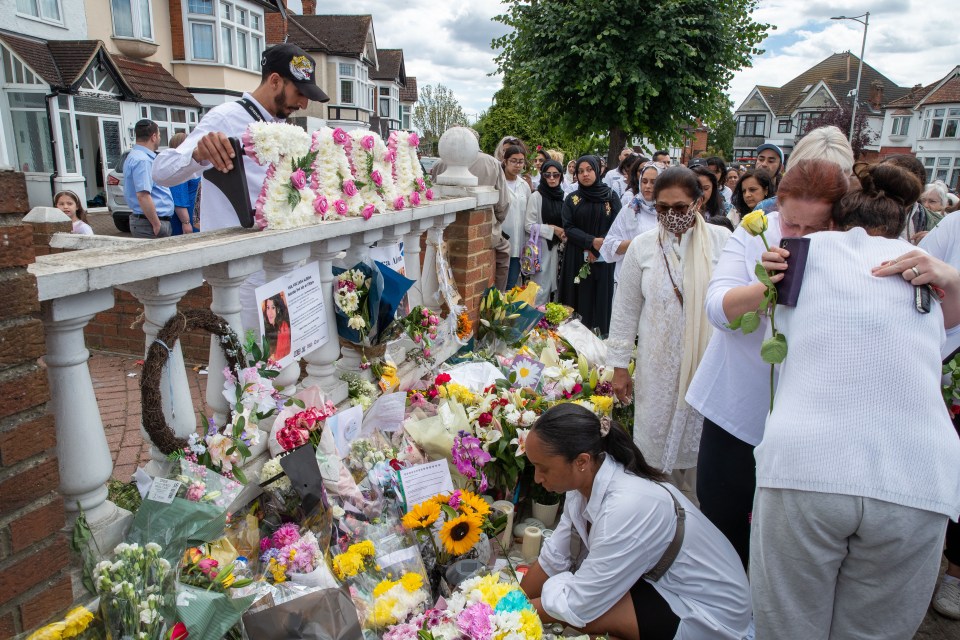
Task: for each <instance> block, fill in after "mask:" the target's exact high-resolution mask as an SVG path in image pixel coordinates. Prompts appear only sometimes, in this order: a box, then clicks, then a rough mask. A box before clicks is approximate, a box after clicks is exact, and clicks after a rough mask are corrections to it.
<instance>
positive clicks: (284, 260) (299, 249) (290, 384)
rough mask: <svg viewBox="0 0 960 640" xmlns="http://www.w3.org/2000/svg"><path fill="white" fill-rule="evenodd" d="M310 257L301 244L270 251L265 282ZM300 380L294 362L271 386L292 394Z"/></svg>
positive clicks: (282, 371)
mask: <svg viewBox="0 0 960 640" xmlns="http://www.w3.org/2000/svg"><path fill="white" fill-rule="evenodd" d="M309 257H310V245H306V244H302V245H297V246H295V247H287V248H286V249H280V250H278V251H272V252H270V253H268V254H267V255H266V256H264V259H263V270H264V273H265V274H266V281H267V282H270V281H272V280H276V279H277V278H282V277H283V276H285V275H287V274H288V273H290V272H291V271H293V270H294V269H297V268H299V267H300V266H302V265H303V264H304V262H306V260H307V258H309ZM299 378H300V363H299V362H297V361H294V362H292V363H290V364H289V365H287V366H286V367H284V368H283V369H281V370H280V375H278V376H277V377H276V378H274V379H273V386H274V387H276V388H277V389H279V390H282V391H285V392H287V393H290V394H291V395H292V393H291V392H294V391H295V390H294V387H295V386H296V384H297V379H299Z"/></svg>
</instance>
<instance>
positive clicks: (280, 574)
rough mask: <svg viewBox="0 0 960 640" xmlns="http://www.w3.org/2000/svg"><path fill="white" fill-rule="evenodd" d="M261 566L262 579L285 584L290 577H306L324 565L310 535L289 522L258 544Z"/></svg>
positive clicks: (317, 544) (314, 539) (311, 533)
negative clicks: (294, 575) (300, 575)
mask: <svg viewBox="0 0 960 640" xmlns="http://www.w3.org/2000/svg"><path fill="white" fill-rule="evenodd" d="M260 565H261V566H262V567H263V568H264V579H265V580H268V581H270V582H272V583H274V584H279V583H282V582H286V581H287V580H288V579H289V578H290V577H291V576H292V575H293V574H309V573H312V572H313V571H314V570H315V569H317V567H319V566H321V565H323V552H322V551H321V550H320V543H319V541H318V540H317V537H316V536H315V535H314V534H313V532H312V531H306V532H304V533H301V532H300V528H299V527H298V526H297V525H296V524H294V523H292V522H288V523H286V524H283V525H281V526H280V527H279V528H278V529H277V530H276V531H274V532H273V535H272V536H270V537H265V538H262V539H261V540H260Z"/></svg>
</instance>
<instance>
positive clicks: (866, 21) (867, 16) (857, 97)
mask: <svg viewBox="0 0 960 640" xmlns="http://www.w3.org/2000/svg"><path fill="white" fill-rule="evenodd" d="M860 18H863V20H861V19H860ZM830 19H831V20H853V21H855V22H859V23H860V24H862V25H863V42H862V43H861V45H860V64H858V65H857V88H856V89H854V92H855V95H854V97H853V115H852V116H850V137H849V140H850V144H853V129H854V123H855V122H856V121H857V103H858V102H860V75H861V74H862V73H863V54H864V51H866V49H867V27H869V26H870V12H869V11H867V12H866V13H864V14H863V15H859V16H834V17H833V18H830Z"/></svg>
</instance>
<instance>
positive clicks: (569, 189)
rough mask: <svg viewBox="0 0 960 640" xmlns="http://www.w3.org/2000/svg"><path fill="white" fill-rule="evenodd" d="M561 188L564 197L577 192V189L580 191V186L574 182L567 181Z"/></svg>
mask: <svg viewBox="0 0 960 640" xmlns="http://www.w3.org/2000/svg"><path fill="white" fill-rule="evenodd" d="M560 188H561V189H563V195H565V196H568V195H570V194H571V193H573V192H574V191H576V190H577V189H579V188H580V185H579V184H578V183H576V182H573V181H572V180H571V181H570V182H567V181H566V180H564V181H563V184H562V185H560Z"/></svg>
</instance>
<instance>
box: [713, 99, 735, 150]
mask: <svg viewBox="0 0 960 640" xmlns="http://www.w3.org/2000/svg"><path fill="white" fill-rule="evenodd" d="M708 126H709V127H710V135H708V136H707V152H708V154H709V155H718V156H720V157H722V158H723V159H724V160H730V159H731V158H733V138H734V136H735V135H736V133H737V121H736V119H735V118H734V117H733V105H732V104H730V103H729V102H728V103H727V108H726V110H725V112H724V113H723V115H722V116H721V117H720V118H719V119H718V120H716V121H715V122H712V123H709V124H708Z"/></svg>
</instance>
